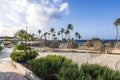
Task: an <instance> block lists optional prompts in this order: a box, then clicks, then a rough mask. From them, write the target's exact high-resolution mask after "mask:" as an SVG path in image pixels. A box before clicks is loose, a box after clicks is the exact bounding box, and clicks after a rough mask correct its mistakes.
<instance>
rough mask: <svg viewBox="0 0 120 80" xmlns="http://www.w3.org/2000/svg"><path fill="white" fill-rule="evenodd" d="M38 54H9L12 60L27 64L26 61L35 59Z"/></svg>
mask: <svg viewBox="0 0 120 80" xmlns="http://www.w3.org/2000/svg"><path fill="white" fill-rule="evenodd" d="M37 55H38V53H37V52H36V51H34V50H27V51H26V52H25V51H14V52H12V53H11V58H12V60H14V61H16V62H27V61H28V60H31V59H34V58H36V57H37Z"/></svg>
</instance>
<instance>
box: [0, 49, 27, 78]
mask: <svg viewBox="0 0 120 80" xmlns="http://www.w3.org/2000/svg"><path fill="white" fill-rule="evenodd" d="M11 52H12V48H4V49H3V50H2V51H1V52H0V80H27V79H26V78H25V77H24V75H23V74H22V73H21V72H20V71H19V70H18V69H17V68H16V66H15V65H13V64H12V60H11V58H10V53H11Z"/></svg>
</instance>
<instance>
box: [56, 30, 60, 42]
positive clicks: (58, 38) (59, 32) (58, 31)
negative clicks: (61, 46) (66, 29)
mask: <svg viewBox="0 0 120 80" xmlns="http://www.w3.org/2000/svg"><path fill="white" fill-rule="evenodd" d="M57 35H58V40H59V36H60V31H58V33H57Z"/></svg>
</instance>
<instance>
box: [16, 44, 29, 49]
mask: <svg viewBox="0 0 120 80" xmlns="http://www.w3.org/2000/svg"><path fill="white" fill-rule="evenodd" d="M24 49H25V44H19V45H16V47H15V50H24ZM27 50H31V48H30V47H29V46H27Z"/></svg>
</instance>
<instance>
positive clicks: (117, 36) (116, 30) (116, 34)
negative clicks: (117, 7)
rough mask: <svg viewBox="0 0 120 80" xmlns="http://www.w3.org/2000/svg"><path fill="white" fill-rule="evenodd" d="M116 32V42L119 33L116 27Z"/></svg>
mask: <svg viewBox="0 0 120 80" xmlns="http://www.w3.org/2000/svg"><path fill="white" fill-rule="evenodd" d="M116 31H117V33H116V41H118V33H119V31H118V27H117V26H116Z"/></svg>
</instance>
